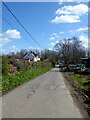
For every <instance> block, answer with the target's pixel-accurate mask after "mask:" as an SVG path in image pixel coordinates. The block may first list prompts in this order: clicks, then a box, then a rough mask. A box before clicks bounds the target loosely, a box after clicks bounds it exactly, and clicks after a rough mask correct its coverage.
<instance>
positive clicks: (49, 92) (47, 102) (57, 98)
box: [2, 68, 82, 118]
mask: <svg viewBox="0 0 90 120" xmlns="http://www.w3.org/2000/svg"><path fill="white" fill-rule="evenodd" d="M2 101H3V105H2V113H3V118H82V115H81V113H80V111H79V109H78V108H77V106H76V105H75V103H74V101H73V99H72V97H71V95H70V93H69V90H68V88H67V86H66V85H65V83H64V78H63V76H62V74H61V73H60V72H59V69H58V68H54V69H52V70H51V71H49V72H47V73H45V74H43V75H41V76H39V77H37V78H35V79H34V80H31V81H29V82H28V83H25V84H24V85H22V86H20V87H18V88H16V89H14V90H12V91H11V92H9V93H8V94H5V95H4V96H3V97H2Z"/></svg>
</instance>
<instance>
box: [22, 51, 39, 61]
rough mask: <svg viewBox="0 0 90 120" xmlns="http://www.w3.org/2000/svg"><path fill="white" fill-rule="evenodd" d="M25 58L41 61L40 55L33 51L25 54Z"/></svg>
mask: <svg viewBox="0 0 90 120" xmlns="http://www.w3.org/2000/svg"><path fill="white" fill-rule="evenodd" d="M24 60H28V61H34V62H37V61H40V58H39V57H38V55H37V54H35V53H34V52H32V51H31V52H27V53H26V54H25V56H24Z"/></svg>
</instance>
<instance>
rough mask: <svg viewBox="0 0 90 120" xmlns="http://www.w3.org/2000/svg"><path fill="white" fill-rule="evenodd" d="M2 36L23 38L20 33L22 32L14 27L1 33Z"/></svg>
mask: <svg viewBox="0 0 90 120" xmlns="http://www.w3.org/2000/svg"><path fill="white" fill-rule="evenodd" d="M0 36H1V37H4V38H9V39H19V38H21V35H20V32H19V31H17V30H15V29H13V30H11V29H9V30H7V31H6V32H4V33H2V34H0Z"/></svg>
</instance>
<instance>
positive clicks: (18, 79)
mask: <svg viewBox="0 0 90 120" xmlns="http://www.w3.org/2000/svg"><path fill="white" fill-rule="evenodd" d="M50 69H51V67H38V68H36V69H30V70H26V71H21V72H17V73H16V74H15V75H8V76H6V75H4V76H3V79H2V92H3V93H5V92H7V91H8V90H11V89H13V88H15V87H17V86H19V85H21V84H23V83H25V82H27V81H29V80H31V79H33V78H35V77H36V76H38V75H41V74H43V73H45V72H47V71H49V70H50Z"/></svg>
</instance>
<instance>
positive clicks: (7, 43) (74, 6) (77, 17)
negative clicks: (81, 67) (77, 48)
mask: <svg viewBox="0 0 90 120" xmlns="http://www.w3.org/2000/svg"><path fill="white" fill-rule="evenodd" d="M5 4H6V5H7V6H8V8H9V9H10V10H11V11H12V13H13V14H14V15H15V16H16V17H17V19H18V20H19V21H20V22H21V24H22V25H23V26H24V27H25V28H26V29H27V31H28V32H29V33H30V35H32V36H33V38H34V39H35V40H36V41H37V42H38V44H39V45H38V44H37V43H36V42H35V41H34V40H33V39H32V38H31V37H30V36H29V35H28V34H27V33H26V32H25V31H24V30H23V28H22V27H21V26H20V24H19V23H18V22H17V21H16V20H15V18H14V17H13V16H12V15H11V14H10V12H9V11H8V10H7V9H6V7H5V6H4V5H3V4H2V17H3V19H2V32H1V33H0V47H2V53H4V54H7V53H9V52H17V51H20V50H21V49H26V50H29V49H38V50H43V49H50V50H53V48H54V45H55V44H56V43H58V42H59V41H60V40H63V39H65V38H72V37H73V36H76V37H78V38H79V39H80V40H81V41H82V43H83V45H84V46H85V47H87V44H88V34H87V33H88V32H87V30H88V10H89V6H88V2H5ZM0 19H1V14H0Z"/></svg>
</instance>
